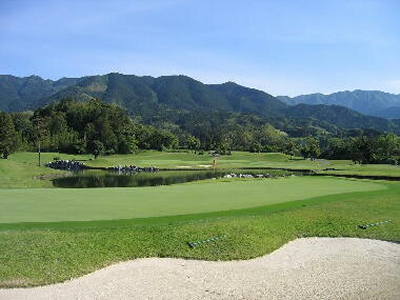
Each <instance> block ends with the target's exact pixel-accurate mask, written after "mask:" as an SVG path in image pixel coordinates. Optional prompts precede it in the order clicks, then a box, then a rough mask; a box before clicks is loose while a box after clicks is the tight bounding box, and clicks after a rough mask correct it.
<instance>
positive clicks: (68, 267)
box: [0, 151, 400, 287]
mask: <svg viewBox="0 0 400 300" xmlns="http://www.w3.org/2000/svg"><path fill="white" fill-rule="evenodd" d="M53 157H60V158H61V159H79V160H84V162H85V163H87V164H88V165H92V166H110V165H118V164H120V165H127V164H135V165H140V166H152V165H155V166H157V167H161V168H177V167H183V166H185V167H188V166H189V167H190V168H199V167H201V165H210V164H211V162H212V158H211V157H210V156H208V155H203V156H201V155H195V154H189V153H168V152H156V151H144V152H141V153H138V154H132V155H113V156H107V157H100V158H99V159H98V160H90V158H91V157H90V156H89V155H78V156H73V155H66V154H58V153H44V154H43V155H42V160H43V161H44V162H46V161H51V160H53ZM36 164H37V155H36V154H34V153H15V154H13V155H11V156H10V158H9V159H8V160H0V287H16V286H35V285H43V284H49V283H55V282H61V281H64V280H67V279H70V278H74V277H78V276H82V275H84V274H87V273H89V272H92V271H94V270H96V269H99V268H102V267H105V266H108V265H110V264H113V263H115V262H119V261H124V260H128V259H134V258H138V257H184V258H194V259H209V260H229V259H248V258H253V257H257V256H260V255H264V254H266V253H270V252H271V251H273V250H275V249H277V248H279V247H281V246H282V245H283V244H285V243H287V242H288V241H290V240H293V239H295V238H298V237H307V236H329V237H338V236H351V237H363V238H372V239H381V240H389V241H396V242H399V241H400V218H399V217H398V216H399V215H400V183H399V182H385V181H369V180H353V179H344V178H333V177H294V178H279V179H260V180H233V179H232V180H225V179H223V180H208V181H201V182H192V183H186V184H179V185H171V186H158V187H145V188H101V189H60V188H49V187H52V185H51V182H50V180H49V179H46V180H38V179H34V178H33V177H36V176H41V175H44V176H54V175H58V174H64V172H62V171H56V170H51V169H48V168H44V167H41V168H39V167H37V166H36ZM217 167H218V168H227V169H233V168H243V167H275V168H291V169H310V170H311V169H312V170H316V171H321V170H322V169H324V168H326V167H334V168H337V169H339V171H337V172H339V173H341V174H361V175H381V176H400V169H399V167H397V166H389V165H363V166H359V165H354V164H352V163H351V162H349V161H330V162H327V161H316V162H312V161H309V160H303V159H299V158H296V159H290V158H288V157H287V156H285V155H282V154H276V153H269V154H256V153H243V152H234V153H233V155H232V156H224V157H221V158H219V159H218V164H217ZM329 172H332V171H329ZM387 219H392V220H393V222H391V223H387V224H385V225H382V226H377V227H373V228H370V229H368V230H362V229H359V228H358V227H357V226H358V225H360V224H365V223H372V222H379V221H383V220H387ZM220 235H226V236H227V238H226V239H223V240H221V241H219V242H217V243H209V244H204V245H202V246H200V247H196V248H195V249H190V248H189V247H188V246H187V244H186V242H188V241H198V240H203V239H205V238H210V237H214V236H220Z"/></svg>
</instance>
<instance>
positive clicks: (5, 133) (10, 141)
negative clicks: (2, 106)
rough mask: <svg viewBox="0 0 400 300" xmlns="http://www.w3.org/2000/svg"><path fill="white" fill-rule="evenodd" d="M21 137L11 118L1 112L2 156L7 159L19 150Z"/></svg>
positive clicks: (0, 140) (0, 151) (0, 147)
mask: <svg viewBox="0 0 400 300" xmlns="http://www.w3.org/2000/svg"><path fill="white" fill-rule="evenodd" d="M19 142H20V140H19V135H18V132H17V131H16V130H15V126H14V123H13V120H12V118H11V116H10V115H9V114H8V113H5V112H0V155H1V157H2V158H4V159H7V158H8V156H9V155H10V154H11V153H13V152H14V151H15V150H17V149H18V144H19Z"/></svg>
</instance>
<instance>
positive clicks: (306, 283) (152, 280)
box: [0, 238, 400, 300]
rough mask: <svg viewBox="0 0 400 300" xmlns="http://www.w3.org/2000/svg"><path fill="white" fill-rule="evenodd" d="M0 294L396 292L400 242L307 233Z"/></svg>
mask: <svg viewBox="0 0 400 300" xmlns="http://www.w3.org/2000/svg"><path fill="white" fill-rule="evenodd" d="M0 299H8V300H9V299H29V300H33V299H157V300H158V299H191V300H193V299H400V244H394V243H389V242H383V241H376V240H367V239H353V238H335V239H332V238H307V239H298V240H295V241H292V242H290V243H288V244H286V245H285V246H283V247H282V248H280V249H278V250H277V251H275V252H273V253H271V254H269V255H266V256H263V257H260V258H257V259H252V260H247V261H228V262H208V261H195V260H183V259H168V258H162V259H161V258H148V259H138V260H133V261H128V262H123V263H119V264H116V265H113V266H110V267H108V268H105V269H102V270H99V271H97V272H94V273H92V274H89V275H86V276H84V277H81V278H78V279H74V280H71V281H69V282H65V283H62V284H55V285H49V286H44V287H37V288H28V289H2V290H1V289H0Z"/></svg>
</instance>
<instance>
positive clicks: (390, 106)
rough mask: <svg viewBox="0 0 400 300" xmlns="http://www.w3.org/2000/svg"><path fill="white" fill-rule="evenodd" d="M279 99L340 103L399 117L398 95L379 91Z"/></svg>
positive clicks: (306, 102) (374, 114) (314, 102)
mask: <svg viewBox="0 0 400 300" xmlns="http://www.w3.org/2000/svg"><path fill="white" fill-rule="evenodd" d="M277 98H278V99H279V100H281V101H283V102H285V103H287V104H289V105H296V104H299V103H304V104H311V105H315V104H325V105H340V106H344V107H347V108H350V109H353V110H355V111H357V112H359V113H362V114H364V115H370V116H376V117H383V118H388V119H396V118H400V95H395V94H390V93H385V92H381V91H362V90H355V91H352V92H350V91H343V92H337V93H333V94H330V95H324V94H310V95H301V96H297V97H293V98H290V97H288V96H278V97H277Z"/></svg>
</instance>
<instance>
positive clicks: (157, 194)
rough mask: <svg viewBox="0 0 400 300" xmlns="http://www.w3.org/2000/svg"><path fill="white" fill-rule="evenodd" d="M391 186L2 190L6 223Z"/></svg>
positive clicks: (295, 181) (277, 183) (171, 211)
mask: <svg viewBox="0 0 400 300" xmlns="http://www.w3.org/2000/svg"><path fill="white" fill-rule="evenodd" d="M379 189H386V186H385V185H384V184H381V183H379V182H371V181H361V180H351V179H342V178H331V177H323V178H322V177H294V178H280V179H271V180H265V179H262V180H233V181H230V182H224V181H213V182H196V183H191V184H180V185H171V186H158V187H146V188H100V189H0V223H20V222H57V221H86V220H112V219H133V218H148V217H157V216H170V215H184V214H195V213H205V212H216V211H224V210H233V209H243V208H249V207H257V206H263V205H268V204H274V203H282V202H286V201H295V200H303V199H308V198H313V197H318V196H324V195H331V194H341V193H349V192H361V191H374V190H379Z"/></svg>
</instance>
